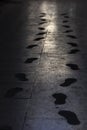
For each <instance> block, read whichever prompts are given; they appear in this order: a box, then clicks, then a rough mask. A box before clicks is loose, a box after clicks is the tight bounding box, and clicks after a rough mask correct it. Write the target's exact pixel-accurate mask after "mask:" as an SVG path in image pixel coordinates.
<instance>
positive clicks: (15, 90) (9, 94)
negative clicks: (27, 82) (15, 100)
mask: <svg viewBox="0 0 87 130" xmlns="http://www.w3.org/2000/svg"><path fill="white" fill-rule="evenodd" d="M21 91H23V88H19V87H16V88H11V89H9V90H8V91H7V92H6V94H5V97H6V98H11V97H14V96H15V95H16V94H17V93H19V92H21Z"/></svg>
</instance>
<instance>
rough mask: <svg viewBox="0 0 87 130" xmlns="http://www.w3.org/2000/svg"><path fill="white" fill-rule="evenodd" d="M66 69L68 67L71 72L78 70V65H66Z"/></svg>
mask: <svg viewBox="0 0 87 130" xmlns="http://www.w3.org/2000/svg"><path fill="white" fill-rule="evenodd" d="M66 65H67V66H68V67H70V68H71V69H72V70H79V67H78V65H76V64H66Z"/></svg>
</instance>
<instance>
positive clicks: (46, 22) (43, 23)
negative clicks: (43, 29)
mask: <svg viewBox="0 0 87 130" xmlns="http://www.w3.org/2000/svg"><path fill="white" fill-rule="evenodd" d="M45 23H47V22H41V23H39V25H42V24H45Z"/></svg>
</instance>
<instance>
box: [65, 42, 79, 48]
mask: <svg viewBox="0 0 87 130" xmlns="http://www.w3.org/2000/svg"><path fill="white" fill-rule="evenodd" d="M67 44H69V45H71V46H73V47H77V46H78V45H77V44H76V43H73V42H68V43H67Z"/></svg>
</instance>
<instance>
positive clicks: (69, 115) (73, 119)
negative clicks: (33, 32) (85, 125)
mask: <svg viewBox="0 0 87 130" xmlns="http://www.w3.org/2000/svg"><path fill="white" fill-rule="evenodd" d="M58 114H59V115H61V116H63V117H65V118H66V120H67V122H68V123H69V124H71V125H79V124H80V121H79V119H78V118H77V116H76V114H75V113H74V112H71V111H65V110H62V111H60V112H59V113H58Z"/></svg>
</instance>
